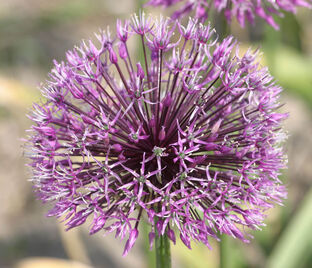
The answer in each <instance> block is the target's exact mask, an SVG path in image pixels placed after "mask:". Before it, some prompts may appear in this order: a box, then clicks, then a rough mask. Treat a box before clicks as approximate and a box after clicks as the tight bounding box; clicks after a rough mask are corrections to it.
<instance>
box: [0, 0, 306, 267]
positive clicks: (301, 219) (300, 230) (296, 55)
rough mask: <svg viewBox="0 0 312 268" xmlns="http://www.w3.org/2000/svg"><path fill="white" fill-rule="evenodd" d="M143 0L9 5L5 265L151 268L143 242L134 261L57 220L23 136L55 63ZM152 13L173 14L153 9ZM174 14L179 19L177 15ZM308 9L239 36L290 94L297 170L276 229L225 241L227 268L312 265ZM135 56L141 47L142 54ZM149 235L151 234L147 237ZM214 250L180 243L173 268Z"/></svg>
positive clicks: (4, 49) (3, 15)
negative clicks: (42, 196) (44, 201)
mask: <svg viewBox="0 0 312 268" xmlns="http://www.w3.org/2000/svg"><path fill="white" fill-rule="evenodd" d="M138 2H139V1H136V0H116V1H111V0H92V1H87V0H54V1H48V0H9V1H0V267H1V268H2V267H19V268H25V267H26V268H28V267H29V268H36V267H42V268H45V267H48V268H49V267H58V268H60V267H109V268H111V267H130V268H131V267H136V268H140V267H151V266H150V265H149V264H148V261H149V260H151V259H152V258H153V252H149V251H148V250H146V244H145V243H146V241H144V239H141V240H140V241H139V242H138V243H137V244H136V246H135V247H134V249H133V250H132V251H131V252H130V254H129V256H128V257H127V258H121V254H122V250H123V245H124V243H125V241H118V240H115V238H114V236H110V235H109V236H107V237H105V238H103V235H101V234H97V235H94V236H89V235H88V224H85V226H81V227H80V228H76V229H77V230H72V231H70V232H67V233H66V232H64V231H63V226H62V224H59V223H57V220H55V219H47V218H46V217H45V213H46V212H47V207H46V206H42V205H41V203H40V202H39V201H36V200H35V197H34V195H33V193H32V188H31V187H32V186H31V183H29V182H28V181H27V178H28V176H29V174H28V172H27V169H26V168H25V167H24V164H25V163H24V158H23V155H22V151H23V150H22V144H23V142H22V141H21V138H22V137H23V136H25V130H26V129H27V128H29V125H30V121H29V120H28V119H27V118H26V116H25V114H26V113H27V111H28V110H29V109H30V107H31V103H32V102H33V101H36V100H39V99H40V95H39V91H38V89H37V87H38V86H39V84H40V82H42V81H44V80H45V79H46V78H47V73H48V71H49V69H50V68H51V67H52V60H53V59H58V60H61V59H63V58H64V54H65V52H66V50H68V49H71V48H72V47H73V46H74V45H75V44H78V43H79V42H80V41H79V40H81V39H83V38H85V39H88V38H93V32H97V31H98V29H99V28H106V27H107V26H110V28H111V29H112V30H113V31H114V30H115V29H114V27H115V21H116V18H117V17H120V18H128V17H129V14H132V13H134V12H135V11H136V10H138ZM146 12H147V13H150V12H152V13H154V14H158V13H159V12H162V13H164V11H163V10H162V9H153V10H152V9H146ZM168 14H169V13H168ZM311 14H312V13H311V11H309V10H299V12H298V13H297V15H296V16H294V15H289V14H287V15H286V16H285V18H284V19H279V20H278V21H279V23H280V25H281V30H280V31H279V32H276V31H274V30H273V29H271V28H270V27H268V26H267V25H265V24H264V23H263V22H262V21H259V22H258V23H257V27H255V28H246V29H241V28H240V27H239V26H238V25H237V24H236V23H235V22H233V24H232V25H231V32H232V34H233V35H234V36H235V37H236V38H238V39H239V41H240V43H241V46H242V47H243V48H248V47H249V46H252V47H254V48H257V47H260V49H261V50H262V51H263V61H262V64H263V65H268V66H269V69H270V71H271V72H272V74H273V75H274V76H275V77H276V80H277V81H278V82H279V83H280V84H281V85H282V86H283V87H284V88H285V91H284V94H283V101H284V102H285V103H286V105H285V106H284V107H283V110H284V111H289V112H290V118H289V119H288V120H287V122H285V128H286V129H287V131H288V134H289V139H288V143H287V146H286V148H287V153H288V156H289V169H288V170H287V171H285V172H284V174H283V176H282V179H283V180H284V181H285V183H286V184H287V186H288V189H289V198H288V200H287V201H286V202H285V206H284V207H277V208H275V209H273V210H271V211H269V213H268V218H267V220H266V223H267V226H266V227H265V228H263V230H262V231H258V232H253V233H252V234H253V235H254V236H255V239H253V240H252V241H251V242H250V243H249V244H243V243H242V242H240V241H235V240H233V239H231V238H226V239H225V241H224V244H223V245H224V250H225V252H226V254H227V258H226V264H225V265H226V267H235V268H240V267H272V268H278V267H281V268H297V267H298V268H300V267H302V268H303V267H307V268H308V267H312V231H311V229H312V188H311V185H312V175H311V174H312V165H311V163H312V112H311V111H312V15H311ZM132 50H133V51H135V44H134V46H133V48H132ZM142 232H144V230H142ZM211 242H212V246H213V250H211V251H210V250H208V249H207V248H205V247H204V246H202V245H198V244H193V245H192V247H193V250H192V251H190V250H188V249H187V248H186V247H184V246H183V245H182V244H181V243H180V242H178V243H177V245H176V246H173V247H172V255H173V267H181V268H183V267H185V268H188V267H191V268H193V267H194V268H197V267H203V268H204V267H208V268H209V267H211V268H212V267H218V265H219V244H218V243H217V242H214V241H211Z"/></svg>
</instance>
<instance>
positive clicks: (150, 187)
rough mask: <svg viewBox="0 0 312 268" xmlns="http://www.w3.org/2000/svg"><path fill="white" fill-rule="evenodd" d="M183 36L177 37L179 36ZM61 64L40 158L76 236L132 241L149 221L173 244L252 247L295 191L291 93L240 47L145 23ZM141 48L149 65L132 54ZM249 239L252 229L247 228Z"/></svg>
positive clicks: (190, 29)
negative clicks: (290, 162) (287, 131)
mask: <svg viewBox="0 0 312 268" xmlns="http://www.w3.org/2000/svg"><path fill="white" fill-rule="evenodd" d="M174 33H175V34H174ZM96 36H97V39H98V45H94V44H93V43H92V42H91V41H89V42H83V43H82V44H81V45H80V46H78V47H76V48H74V49H73V50H72V51H68V52H67V54H66V58H67V60H66V61H64V62H56V61H55V62H54V65H55V66H54V68H53V69H52V71H51V73H50V75H49V76H50V78H51V79H50V81H48V82H46V83H45V85H43V86H42V88H41V90H42V94H43V95H44V96H45V97H46V101H44V102H43V103H39V104H34V106H33V112H32V113H31V115H30V118H31V119H32V120H33V122H34V125H33V126H32V128H31V130H30V133H31V134H30V136H29V138H28V147H27V148H28V149H27V150H28V155H29V158H30V160H31V162H30V164H29V165H30V167H31V170H32V172H33V179H32V181H33V183H34V187H35V189H36V191H37V194H38V197H39V198H40V199H41V200H42V201H43V202H51V203H52V204H54V207H53V208H52V209H51V211H50V212H49V213H48V215H49V216H57V217H61V218H62V219H64V220H65V222H66V225H67V228H68V229H71V228H73V227H76V226H78V225H81V224H83V223H84V222H85V221H86V220H87V218H89V219H90V223H91V224H90V234H94V233H96V232H98V231H100V230H104V231H105V232H116V236H117V237H120V238H121V239H123V238H125V237H126V236H127V237H129V238H128V241H127V243H126V246H125V251H124V254H127V253H128V251H129V250H130V248H131V247H132V246H133V245H134V243H135V241H136V239H137V237H138V234H139V231H138V226H139V224H140V222H141V220H143V219H144V220H146V221H148V222H149V224H150V226H151V232H150V234H149V238H150V242H151V245H152V242H153V239H154V237H155V233H159V234H161V235H167V236H168V237H169V238H170V239H171V240H172V241H173V242H175V241H176V235H179V236H180V238H181V240H182V241H183V243H184V244H185V245H186V246H187V247H189V248H190V247H191V240H196V241H200V242H203V243H204V244H206V245H207V246H208V247H209V242H208V239H209V238H211V237H213V238H216V239H218V235H219V234H221V233H225V234H228V235H230V236H233V237H235V238H239V239H241V240H243V241H247V240H248V236H249V235H248V234H247V233H245V231H244V230H243V228H240V227H249V228H251V229H258V228H259V227H260V226H262V225H263V218H264V211H265V210H266V209H267V208H270V207H272V206H273V205H274V203H278V204H280V203H281V201H282V199H283V198H284V197H285V195H286V192H285V189H284V187H283V186H282V185H281V182H280V181H279V179H278V175H279V170H280V169H281V168H284V164H285V156H284V154H283V152H282V149H281V147H280V142H281V141H282V140H283V139H284V136H285V135H284V134H283V131H282V130H281V121H282V120H283V119H284V118H285V117H286V115H285V114H281V113H279V112H277V111H276V110H277V109H278V108H279V106H280V104H279V102H278V99H279V94H280V92H281V88H280V87H279V86H277V85H276V84H275V82H274V79H273V78H272V77H271V76H270V74H269V73H268V71H267V69H266V68H261V67H260V66H259V64H258V63H257V61H256V57H257V52H251V51H248V52H247V53H246V54H245V55H244V56H242V57H241V56H239V53H238V47H237V45H236V41H235V40H234V39H233V38H232V37H228V38H226V39H224V40H220V41H217V40H216V37H215V36H216V35H215V33H214V30H213V29H211V28H210V27H209V26H204V25H202V24H200V23H197V22H196V21H194V20H192V19H190V20H189V23H188V25H186V26H183V25H181V24H180V23H179V22H172V21H171V20H170V19H164V18H162V17H160V18H159V19H158V20H154V19H153V18H152V17H147V18H145V16H144V15H143V14H140V16H139V17H137V16H135V15H134V16H133V17H132V20H130V21H126V22H125V23H122V22H120V21H119V22H118V23H117V34H116V36H111V35H110V33H109V32H105V31H103V32H101V33H100V34H98V35H96ZM133 38H134V39H136V40H139V41H140V44H139V48H140V50H141V53H142V54H143V55H144V60H142V62H138V61H137V60H135V58H134V57H133V56H132V55H131V54H130V52H129V51H130V50H129V49H128V42H129V40H130V39H133ZM244 229H245V228H244Z"/></svg>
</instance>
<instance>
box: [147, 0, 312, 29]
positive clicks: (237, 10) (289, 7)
mask: <svg viewBox="0 0 312 268" xmlns="http://www.w3.org/2000/svg"><path fill="white" fill-rule="evenodd" d="M177 3H181V4H182V7H181V9H179V10H178V11H176V12H175V13H174V14H173V18H178V17H181V16H183V15H185V14H188V13H190V12H191V11H194V10H195V16H196V17H197V18H199V19H201V20H202V21H204V20H206V19H207V18H208V14H209V12H211V9H212V8H213V7H214V10H216V11H218V12H223V13H224V15H225V17H226V19H227V21H228V22H229V23H230V22H231V20H232V18H233V17H234V18H235V17H236V19H237V21H238V22H239V24H240V25H241V27H244V26H245V20H246V19H247V20H248V21H249V23H251V24H254V22H255V17H256V16H258V17H260V18H262V19H264V20H265V21H266V22H267V23H268V24H270V25H271V26H272V27H273V28H275V29H276V30H278V29H279V26H278V24H277V23H276V22H275V21H274V18H273V16H274V15H277V16H280V17H282V16H283V12H291V13H296V9H297V7H307V8H311V7H312V0H277V1H275V0H263V1H261V0H208V1H207V0H149V1H148V3H147V5H152V6H164V7H169V6H172V5H174V4H177Z"/></svg>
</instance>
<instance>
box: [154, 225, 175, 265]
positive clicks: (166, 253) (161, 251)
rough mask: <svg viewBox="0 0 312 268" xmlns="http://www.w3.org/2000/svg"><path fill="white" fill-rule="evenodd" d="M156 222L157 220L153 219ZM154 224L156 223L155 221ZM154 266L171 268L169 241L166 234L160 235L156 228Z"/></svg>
mask: <svg viewBox="0 0 312 268" xmlns="http://www.w3.org/2000/svg"><path fill="white" fill-rule="evenodd" d="M155 222H157V220H155ZM155 224H156V223H155ZM155 253H156V268H171V253H170V241H169V238H168V236H167V235H166V234H164V235H161V234H159V233H158V231H157V228H156V235H155Z"/></svg>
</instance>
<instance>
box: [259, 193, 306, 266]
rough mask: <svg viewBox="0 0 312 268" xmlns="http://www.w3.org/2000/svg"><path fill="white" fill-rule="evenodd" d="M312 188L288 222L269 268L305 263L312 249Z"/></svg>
mask: <svg viewBox="0 0 312 268" xmlns="http://www.w3.org/2000/svg"><path fill="white" fill-rule="evenodd" d="M311 208H312V188H311V189H310V191H309V192H308V194H307V195H306V196H305V198H304V200H303V202H302V205H301V207H300V209H299V211H298V212H297V213H296V215H295V217H294V218H293V219H292V220H291V222H290V223H289V224H288V226H287V227H286V229H285V230H284V232H283V233H282V235H281V237H280V239H279V240H278V242H277V244H276V246H275V247H274V249H273V251H272V253H271V255H270V256H269V258H268V261H267V265H265V267H268V268H297V267H302V265H304V263H305V261H306V259H307V258H308V257H309V254H311V251H312V235H311V227H312V213H311Z"/></svg>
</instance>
